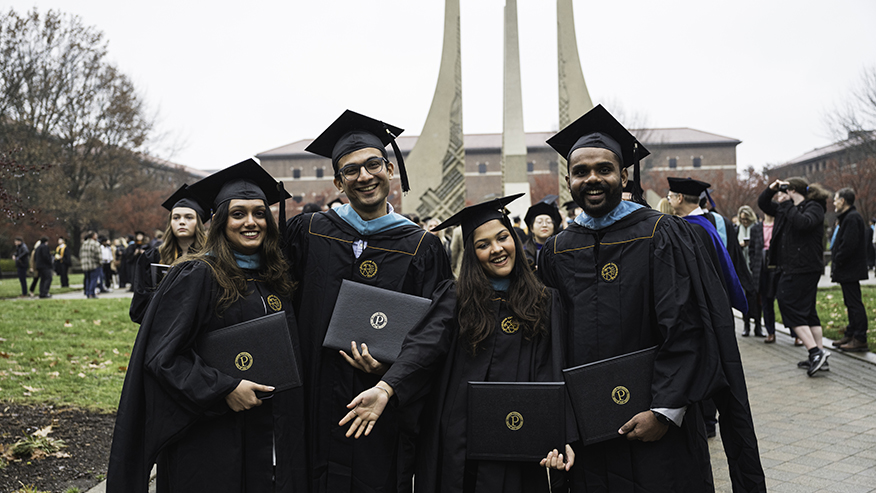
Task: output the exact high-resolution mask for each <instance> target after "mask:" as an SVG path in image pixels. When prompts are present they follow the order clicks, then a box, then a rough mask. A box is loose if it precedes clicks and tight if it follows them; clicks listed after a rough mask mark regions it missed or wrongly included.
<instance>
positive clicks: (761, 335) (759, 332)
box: [754, 326, 766, 337]
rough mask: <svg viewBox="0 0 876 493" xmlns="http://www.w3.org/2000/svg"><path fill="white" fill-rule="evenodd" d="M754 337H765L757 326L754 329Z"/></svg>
mask: <svg viewBox="0 0 876 493" xmlns="http://www.w3.org/2000/svg"><path fill="white" fill-rule="evenodd" d="M754 337H766V334H764V333H763V329H761V328H760V327H758V326H755V327H754Z"/></svg>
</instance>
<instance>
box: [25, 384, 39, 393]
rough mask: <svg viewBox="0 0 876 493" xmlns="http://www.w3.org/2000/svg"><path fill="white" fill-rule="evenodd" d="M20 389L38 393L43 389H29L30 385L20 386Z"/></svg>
mask: <svg viewBox="0 0 876 493" xmlns="http://www.w3.org/2000/svg"><path fill="white" fill-rule="evenodd" d="M22 387H24V388H25V389H27V390H28V391H29V392H39V391H41V390H43V389H37V388H34V387H31V386H30V385H22Z"/></svg>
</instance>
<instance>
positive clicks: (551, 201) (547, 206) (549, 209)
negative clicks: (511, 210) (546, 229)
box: [523, 195, 562, 229]
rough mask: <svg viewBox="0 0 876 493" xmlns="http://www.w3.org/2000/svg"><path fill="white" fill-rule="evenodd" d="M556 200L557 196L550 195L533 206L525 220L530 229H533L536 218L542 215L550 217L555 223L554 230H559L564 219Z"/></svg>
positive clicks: (527, 212)
mask: <svg viewBox="0 0 876 493" xmlns="http://www.w3.org/2000/svg"><path fill="white" fill-rule="evenodd" d="M556 200H557V196H556V195H548V196H547V197H545V198H543V199H541V200H540V201H539V202H537V203H535V204H533V205H532V207H530V208H529V209H528V210H527V211H526V217H524V218H523V220H524V221H526V225H527V226H528V227H529V229H532V222H533V221H535V218H536V217H538V216H540V215H542V214H544V215H546V216H550V218H551V220H552V221H553V222H554V228H557V227H558V226H559V225H560V223H561V222H562V218H561V217H560V210H559V209H558V208H557V203H556Z"/></svg>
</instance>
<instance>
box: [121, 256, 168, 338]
mask: <svg viewBox="0 0 876 493" xmlns="http://www.w3.org/2000/svg"><path fill="white" fill-rule="evenodd" d="M160 261H161V254H159V253H158V249H157V248H149V249H147V250H145V251H144V252H143V253H142V254H141V255H140V256H139V257H138V258H137V265H136V266H135V268H134V279H133V281H131V289H132V290H133V291H134V295H133V296H131V307H130V308H129V309H128V315H129V316H130V317H131V321H132V322H134V323H136V324H139V323H143V316H144V315H145V314H146V307H148V306H149V301H150V300H151V299H152V294H153V293H154V292H155V285H153V284H152V265H151V264H157V263H160Z"/></svg>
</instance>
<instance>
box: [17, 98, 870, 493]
mask: <svg viewBox="0 0 876 493" xmlns="http://www.w3.org/2000/svg"><path fill="white" fill-rule="evenodd" d="M401 132H402V130H401V129H399V128H397V127H394V126H392V125H388V124H386V123H384V122H381V121H379V120H375V119H372V118H369V117H366V116H364V115H360V114H357V113H354V112H351V111H347V112H345V113H344V114H343V115H341V117H339V118H338V119H337V120H336V121H335V122H334V123H333V124H332V125H331V126H330V127H329V128H327V129H326V130H325V131H324V132H323V133H322V134H321V135H320V136H319V137H318V138H317V139H315V140H314V141H313V143H312V144H311V145H310V146H309V147H308V148H307V151H309V152H312V153H314V154H317V155H320V156H323V157H325V158H328V159H330V160H331V162H332V167H333V170H334V172H335V178H334V184H335V186H336V188H337V189H338V191H339V192H341V193H343V194H344V196H345V198H346V202H344V201H341V200H337V201H335V202H333V203H332V204H329V205H327V206H326V207H320V206H318V205H316V204H307V205H305V207H304V209H305V210H304V212H303V213H301V214H298V215H296V216H294V217H292V218H290V219H289V220H288V221H286V220H285V217H284V207H283V206H282V205H281V207H280V211H281V212H280V220H279V221H277V220H275V219H274V216H273V214H272V213H271V211H270V207H271V206H272V205H273V204H276V203H277V202H281V203H282V202H283V201H284V200H285V199H286V198H288V197H289V195H288V194H287V193H286V192H285V191H284V190H283V188H282V186H278V183H277V182H276V181H275V180H274V179H273V178H272V177H271V176H270V175H269V174H268V173H267V172H266V171H264V169H262V168H261V167H260V166H259V165H258V163H256V162H255V161H254V160H247V161H244V162H242V163H238V164H236V165H234V166H231V167H229V168H226V169H224V170H222V171H219V172H217V173H215V174H213V175H211V176H209V177H207V178H204V179H203V180H201V181H199V182H198V183H195V184H193V185H191V186H188V185H183V186H182V187H181V188H180V189H179V190H177V191H176V192H175V193H174V194H173V195H172V196H171V197H170V198H168V199H167V201H165V202H164V203H163V204H161V205H162V206H163V207H164V208H166V209H167V210H168V219H167V224H166V228H165V230H164V231H162V232H160V233H161V236H163V241H162V242H161V243H157V242H152V243H151V244H150V242H149V240H148V238H146V235H145V234H142V233H137V234H136V235H135V236H134V237H133V238H131V239H130V241H129V242H128V243H127V244H125V245H124V251H123V252H122V253H121V255H120V252H119V248H118V247H119V246H122V245H116V248H110V249H109V250H108V253H107V255H106V256H104V255H103V253H102V252H103V250H102V245H103V244H104V243H108V242H107V241H106V240H105V239H102V238H100V237H99V236H98V235H97V233H96V232H93V231H89V232H87V233H86V235H85V241H84V242H83V244H82V249H81V251H80V262H81V265H82V269H83V270H84V271H85V272H86V288H85V292H86V295H87V296H88V297H94V296H97V294H98V293H99V291H100V286H104V287H106V284H105V283H106V280H107V279H112V277H113V276H114V275H117V276H118V277H119V281H118V284H114V285H115V286H119V287H124V286H125V284H127V283H131V284H132V287H131V289H132V291H133V292H134V295H133V299H132V303H131V308H130V316H131V319H132V320H133V321H135V322H137V323H139V324H140V330H139V332H138V334H137V339H136V342H135V344H134V348H133V350H132V354H131V360H130V363H129V366H128V372H127V374H126V378H125V383H124V387H123V390H122V395H121V399H120V404H119V409H118V414H117V418H116V426H115V430H114V437H113V445H112V450H111V456H110V464H109V471H108V477H107V491H108V492H111V493H114V492H145V491H146V488H147V483H148V478H149V471H150V470H151V469H152V466H153V464H157V466H158V476H157V488H158V491H159V492H162V491H165V492H166V491H276V492H299V491H304V492H345V491H346V492H378V491H383V492H396V491H401V492H404V491H417V492H539V491H631V492H632V491H654V492H675V491H714V481H713V477H712V469H711V461H710V455H709V447H708V443H707V440H708V437H710V436H715V433H716V428H717V427H716V424H717V423H719V424H720V427H719V430H720V433H721V438H722V443H723V446H724V449H725V452H726V457H727V461H728V466H729V472H730V478H731V481H732V483H733V488H734V491H751V492H760V491H766V483H765V478H764V472H763V468H762V466H761V463H760V456H759V452H758V447H757V437H756V436H755V432H754V425H753V420H752V416H751V410H750V407H749V403H748V393H747V390H746V384H745V377H744V372H743V367H742V361H741V358H740V356H739V350H738V347H737V339H736V331H735V322H734V316H733V312H732V309H733V308H735V309H737V310H738V311H739V312H741V313H742V314H743V316H744V319H745V328H744V332H743V334H742V335H743V336H749V335H750V330H751V329H750V321H751V320H753V321H754V331H755V336H761V335H765V336H766V339H765V341H766V342H768V343H769V342H773V341H775V316H774V314H772V306H773V300H774V299H775V300H778V304H779V308H780V310H781V315H782V318H783V322H784V323H785V325H786V326H788V327H790V328H792V329H793V331H794V334H795V337H797V338H799V340H800V341H801V344H802V345H804V346H805V347H806V349H807V350H808V352H809V356H808V358H807V359H805V360H804V361H802V362H801V364H800V366H801V367H805V368H806V369H807V371H808V374H809V375H810V376H812V375H815V374H816V373H817V372H818V371H823V370H825V369H826V367H827V358H828V356H829V353H828V352H827V351H825V350H824V348H823V339H822V330H821V323H820V321H819V319H818V314H817V312H816V310H815V298H814V297H815V292H816V287H817V282H818V279H819V278H820V276H821V272H822V269H823V263H822V254H823V251H824V248H823V243H822V238H823V236H824V213H825V211H826V199H827V197H828V196H829V195H828V194H827V192H826V191H824V190H823V189H822V188H821V187H819V186H818V185H816V184H809V183H807V182H806V181H805V180H804V179H802V178H790V179H788V180H776V181H775V182H773V183H772V184H770V186H769V187H768V188H767V189H765V190H764V191H763V193H762V194H761V196H760V198H759V200H758V204H757V205H758V208H759V209H760V210H761V211H762V212H763V213H764V214H767V216H765V219H764V220H763V221H761V220H759V219H758V217H757V214H756V213H755V211H754V209H753V208H751V207H748V206H746V207H743V208H741V209H740V210H739V211H738V214H737V215H736V216H735V217H734V218H733V219H728V218H727V217H725V216H723V215H721V214H719V213H718V212H717V210H716V207H715V203H714V201H713V200H712V199H711V195H710V193H709V187H710V185H709V184H708V183H705V182H702V181H698V180H694V179H690V178H670V179H669V181H668V183H667V188H668V190H669V192H668V194H667V196H666V198H665V199H663V200H662V201H661V204H660V205H659V206H658V208H657V209H651V208H650V207H648V206H647V203H646V202H645V201H644V199H643V197H642V193H643V192H642V188H641V184H640V183H639V181H638V176H639V160H640V159H642V158H644V157H646V156H647V155H648V151H647V149H645V147H644V146H643V145H642V144H641V143H640V142H638V141H637V140H636V138H635V137H634V136H633V135H632V134H631V133H630V132H629V131H627V129H625V128H624V127H623V126H622V125H621V124H620V123H619V122H618V121H617V120H615V119H614V117H612V116H611V115H610V114H609V113H608V112H607V111H606V110H605V109H604V108H602V106H597V107H596V108H594V109H593V110H592V111H590V112H588V113H587V114H585V115H583V116H582V117H581V118H579V119H578V120H576V121H575V122H573V123H572V124H570V125H569V126H568V127H566V128H564V129H563V130H561V131H560V132H559V133H557V134H556V135H554V136H553V137H552V138H551V139H549V140H548V144H549V145H551V146H552V147H553V148H554V149H555V150H557V152H558V153H559V154H560V155H562V156H563V157H565V158H566V160H567V162H568V168H567V172H568V174H567V177H566V181H567V186H568V189H569V191H570V193H571V196H572V198H573V200H572V201H571V202H568V203H565V204H562V209H561V208H560V206H559V204H557V197H556V196H548V197H545V198H544V199H543V200H541V201H539V202H536V203H535V204H534V205H533V206H532V207H530V208H529V210H528V212H527V213H526V215H525V217H524V218H523V223H525V228H526V229H525V230H524V228H523V224H521V220H520V218H513V219H512V218H509V217H508V215H507V212H506V210H505V206H506V205H507V204H508V203H510V202H511V201H513V200H515V199H517V198H518V197H519V196H509V197H502V198H497V199H492V200H488V201H486V202H483V203H480V204H475V205H472V206H469V207H466V208H465V209H463V210H462V211H460V212H459V213H457V214H456V215H454V216H453V217H450V218H446V219H445V220H444V221H443V222H441V220H440V219H443V218H423V219H422V220H421V219H420V218H418V217H415V216H403V215H401V214H398V213H396V212H395V211H394V210H393V207H392V205H391V204H390V203H389V202H388V201H387V200H386V199H387V196H388V195H389V189H390V187H389V185H390V182H391V180H392V178H393V177H394V176H395V175H396V174H398V175H400V177H401V182H402V188H403V191H407V189H408V176H407V173H406V170H405V167H404V162H403V159H402V158H401V153H400V152H399V151H398V149H397V147H396V144H395V138H396V137H397V136H398V135H400V134H401ZM387 146H392V147H393V148H394V151H395V156H396V157H397V159H398V162H392V161H390V160H389V159H388V155H387V151H386V147H387ZM834 199H835V200H834V205H835V207H836V208H837V211H838V212H839V213H840V216H839V219H838V221H839V227H838V228H837V230H836V231H835V233H834V240H833V241H832V242H831V248H832V255H833V259H834V268H833V269H832V276H833V279H834V281H835V282H838V283H840V284H841V286H842V287H843V293H844V298H848V300H847V304H849V303H851V304H849V320H850V323H849V328H848V329H847V331H846V336H847V337H846V339H845V340H843V341H837V342H838V343H841V344H839V347H840V349H842V350H857V349H856V348H857V347H858V345H859V342H858V341H864V342H863V344H864V347H865V348H866V329H867V325H866V324H867V322H866V321H867V317H866V314H863V313H861V310H860V308H861V307H860V306H858V303H860V297H861V295H860V287H859V285H858V282H859V281H860V280H861V279H866V277H867V269H866V263H865V264H864V269H863V277H861V275H862V274H861V269H860V265H859V262H860V260H861V257H860V256H859V255H858V253H856V250H855V249H856V248H857V246H858V245H859V244H860V245H861V246H862V247H863V245H864V237H865V236H866V235H865V232H864V230H863V229H862V228H866V227H865V226H863V220H862V219H861V218H860V215H859V214H857V213H856V212H855V209H854V199H855V197H854V193H853V192H852V191H851V190H850V189H843V190H840V191H838V192H837V193H836V195H835V197H834ZM156 236H158V235H156ZM45 241H47V239H46V240H45ZM16 246H17V248H21V247H23V250H19V251H21V252H22V253H18V252H17V253H16V258H19V257H20V258H23V256H24V255H26V250H27V247H26V246H24V245H23V243H21V244H19V242H18V241H17V242H16ZM42 247H43V248H44V250H45V249H46V248H47V246H45V245H42ZM37 250H39V248H38V249H37ZM126 253H127V254H128V256H127V257H124V255H125V254H126ZM61 254H62V258H63V254H64V252H63V251H62V252H61ZM50 257H51V254H50ZM55 258H57V251H56V256H55ZM120 258H123V259H125V261H124V262H119V259H120ZM132 259H133V260H132ZM865 262H866V261H865ZM121 263H124V264H125V265H128V266H130V267H128V268H123V269H120V268H119V266H120V265H121ZM105 264H109V270H108V271H107V270H105V269H104V268H103V266H104V265H105ZM40 265H43V264H40ZM49 265H50V267H49V268H50V269H51V263H50V264H49ZM114 266H115V269H113V267H114ZM114 272H115V274H113V273H114ZM49 275H51V274H49ZM123 276H124V277H123ZM49 279H50V278H49ZM101 279H103V281H102V280H101ZM351 281H352V282H355V283H360V284H365V285H369V286H372V287H376V288H382V289H383V290H388V291H392V292H397V293H403V294H406V295H413V296H418V297H421V298H427V299H429V300H431V305H430V306H429V309H428V310H427V311H426V314H425V315H424V316H423V317H422V319H421V320H420V321H419V322H417V323H416V324H415V325H414V326H413V327H412V328H411V329H410V332H409V333H408V334H407V336H406V337H405V340H404V344H403V345H402V348H401V352H400V353H399V355H398V357H397V358H396V360H395V361H393V362H391V363H390V362H389V361H381V360H379V359H377V358H375V357H374V356H373V355H372V352H371V350H370V349H369V346H368V345H367V344H365V343H363V342H361V341H358V342H357V341H355V340H352V341H350V343H349V347H347V348H344V349H342V350H337V349H332V348H329V347H325V346H324V345H323V341H324V339H325V337H326V333H327V332H328V331H329V326H330V324H331V321H332V319H333V317H334V316H335V315H336V314H337V313H341V312H345V311H350V310H363V309H366V310H368V311H369V313H370V311H373V310H378V311H379V309H380V307H379V306H377V307H372V306H368V307H365V308H362V307H360V306H357V305H356V304H350V305H344V306H340V304H339V303H336V300H337V299H338V294H339V292H340V291H341V289H342V284H344V283H349V282H351ZM49 282H51V281H50V280H49ZM22 283H23V284H22V286H23V289H24V288H25V287H26V285H25V281H24V280H23V281H22ZM856 287H857V290H856ZM847 292H848V294H846V293H847ZM856 296H857V298H856ZM761 312H763V314H764V317H763V320H764V322H763V328H765V329H766V332H767V334H763V333H762V330H761V328H762V327H761V323H760V320H761V315H760V314H761ZM853 313H854V315H853ZM272 314H282V317H280V319H279V320H283V321H284V324H285V325H284V326H283V327H284V329H283V330H286V331H288V336H289V340H290V341H291V344H292V347H293V351H294V360H295V361H294V365H295V367H296V373H298V374H300V376H301V379H300V385H298V386H295V387H293V388H288V389H282V390H281V389H276V388H275V387H272V386H271V385H272V382H264V381H250V380H247V379H245V378H239V377H233V376H231V375H229V374H227V373H223V372H222V371H220V370H218V369H217V368H216V367H215V366H214V365H212V364H210V363H208V362H207V360H208V359H209V358H207V357H206V355H204V354H203V353H202V349H203V347H204V346H203V344H204V340H205V338H206V337H208V336H212V335H215V334H218V333H220V332H223V331H226V330H229V329H231V328H235V327H238V326H239V324H241V323H244V322H251V321H253V320H262V319H263V317H264V318H267V317H270V316H271V315H272ZM375 315H377V314H375ZM853 320H854V322H853ZM372 323H373V321H372ZM649 348H656V349H654V351H655V353H654V354H655V356H654V362H653V367H652V368H650V370H651V372H652V377H651V380H650V390H651V392H650V393H651V395H650V405H649V406H647V408H646V409H644V410H642V411H641V412H637V413H636V414H634V415H632V416H630V417H629V418H628V419H627V418H624V419H627V421H626V422H625V423H624V424H623V425H622V426H621V427H620V428H619V429H618V430H617V434H616V436H615V438H612V439H607V440H602V441H595V442H589V441H585V437H584V434H583V432H582V429H583V428H581V426H580V423H579V426H575V422H576V420H575V417H578V416H577V415H573V413H572V412H571V410H570V409H565V408H564V409H561V410H559V412H560V413H562V414H564V415H566V416H567V421H568V423H569V426H567V427H566V429H564V430H562V432H563V435H564V437H565V440H564V441H563V443H557V444H556V446H555V448H553V449H549V450H544V451H543V455H542V456H541V459H540V460H533V461H530V462H523V463H521V462H513V461H508V460H501V459H498V458H495V459H485V458H473V457H472V456H471V454H470V453H469V452H470V450H469V445H470V444H471V443H472V442H471V438H470V437H471V435H472V433H473V432H474V430H472V429H471V427H470V426H469V423H470V422H471V420H472V416H473V414H472V413H477V412H479V411H478V409H475V408H473V407H472V405H471V394H470V389H469V385H470V382H476V381H481V382H506V383H508V382H558V381H559V382H561V381H562V380H563V370H564V369H568V368H572V367H578V366H580V365H587V364H591V363H595V362H601V361H606V360H609V359H612V358H618V357H623V356H624V355H629V354H635V353H637V352H639V351H643V350H647V349H649ZM236 351H237V350H236V349H235V351H233V352H236ZM241 354H247V353H244V352H241V353H239V354H238V357H240V355H241ZM211 361H212V360H211ZM235 363H239V361H235ZM287 363H288V362H287ZM238 369H240V366H238ZM585 419H587V420H591V419H593V420H599V419H601V418H600V417H599V416H588V417H586V418H585ZM509 428H510V425H509ZM585 442H586V443H585Z"/></svg>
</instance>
